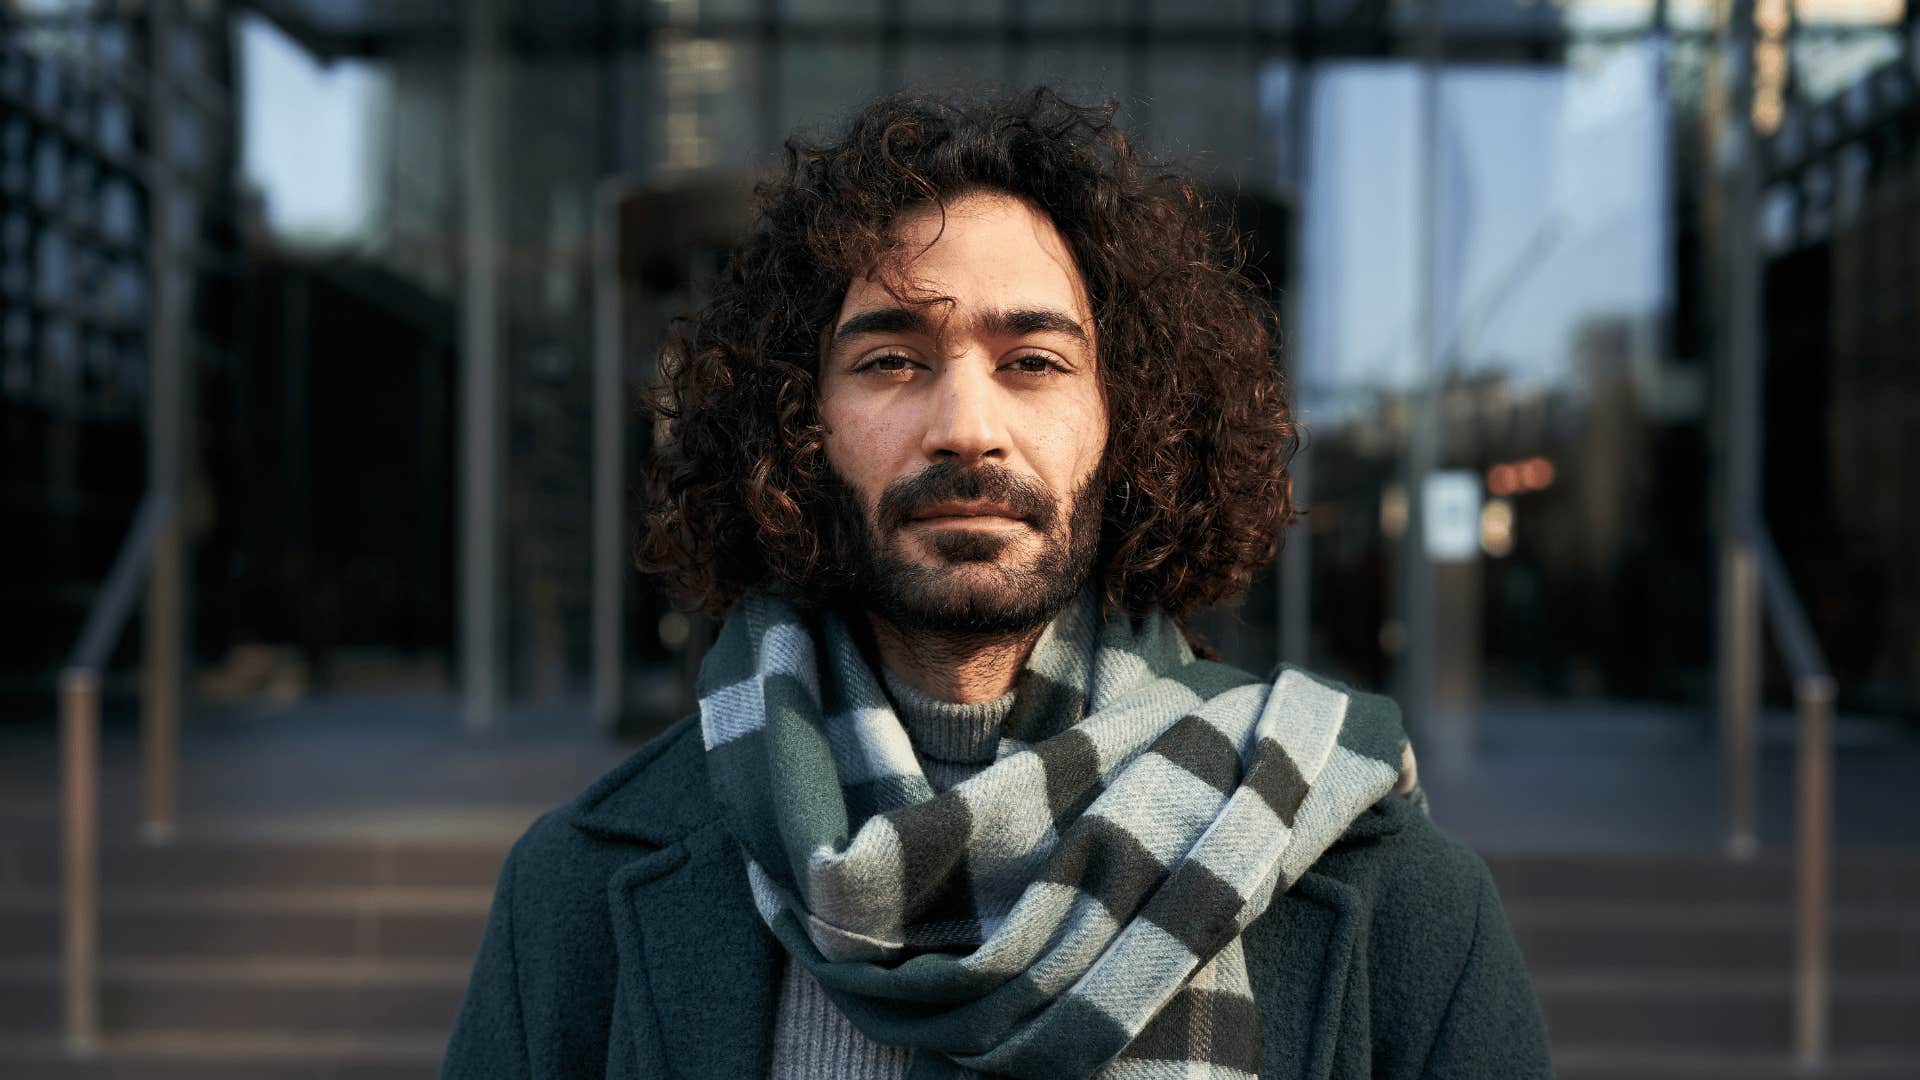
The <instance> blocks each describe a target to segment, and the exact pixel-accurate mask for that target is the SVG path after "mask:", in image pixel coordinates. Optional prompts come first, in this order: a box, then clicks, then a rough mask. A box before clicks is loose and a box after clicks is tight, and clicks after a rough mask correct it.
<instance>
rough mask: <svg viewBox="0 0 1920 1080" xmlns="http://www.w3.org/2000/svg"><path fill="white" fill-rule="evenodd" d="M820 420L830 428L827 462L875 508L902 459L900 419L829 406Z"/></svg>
mask: <svg viewBox="0 0 1920 1080" xmlns="http://www.w3.org/2000/svg"><path fill="white" fill-rule="evenodd" d="M820 418H821V420H822V422H824V423H825V424H826V426H827V439H826V451H827V461H828V462H829V463H830V464H832V466H833V469H834V471H835V472H837V473H839V474H840V476H841V477H842V478H844V479H845V480H846V481H847V482H848V483H850V484H852V485H853V486H854V488H855V489H856V490H858V491H859V492H860V493H861V497H862V498H863V500H864V501H865V502H866V503H867V504H868V505H869V506H871V505H872V503H873V501H874V495H875V493H876V492H878V491H879V490H880V488H882V487H884V486H885V483H886V480H887V479H888V470H889V468H890V466H891V463H892V462H893V461H894V459H895V458H896V457H897V456H898V449H899V446H900V443H901V440H902V439H903V438H904V437H905V436H904V434H903V431H904V428H903V426H902V425H901V424H900V423H898V422H897V419H898V418H896V417H889V416H886V415H881V414H877V413H875V412H872V411H863V410H860V409H854V408H846V407H842V408H838V409H835V408H832V407H829V406H826V405H823V406H822V407H821V410H820Z"/></svg>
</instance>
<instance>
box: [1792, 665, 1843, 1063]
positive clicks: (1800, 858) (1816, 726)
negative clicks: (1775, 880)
mask: <svg viewBox="0 0 1920 1080" xmlns="http://www.w3.org/2000/svg"><path fill="white" fill-rule="evenodd" d="M1795 689H1796V695H1795V696H1796V697H1798V699H1799V705H1800V748H1799V751H1800V752H1799V762H1798V772H1799V778H1798V781H1797V783H1796V792H1795V795H1796V800H1797V802H1798V804H1799V805H1798V806H1797V807H1796V808H1795V813H1794V846H1795V848H1796V849H1797V850H1796V852H1795V855H1796V857H1795V859H1794V870H1795V875H1796V877H1797V879H1798V880H1797V881H1796V882H1795V889H1794V909H1795V910H1794V921H1795V926H1794V957H1793V960H1794V972H1793V1056H1794V1062H1795V1064H1797V1065H1799V1066H1800V1067H1801V1068H1804V1069H1819V1068H1821V1067H1822V1066H1824V1065H1825V1064H1826V1058H1827V1041H1828V1018H1829V1016H1830V1012H1829V1004H1828V1002H1829V971H1828V962H1829V955H1828V954H1829V943H1830V934H1829V906H1828V902H1829V895H1828V890H1829V889H1830V888H1831V878H1832V867H1833V825H1832V812H1833V811H1832V806H1833V796H1832V788H1833V698H1834V685H1833V680H1832V679H1831V678H1828V677H1825V676H1818V675H1815V676H1808V677H1804V678H1801V679H1798V680H1796V683H1795Z"/></svg>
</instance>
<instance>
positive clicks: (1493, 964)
mask: <svg viewBox="0 0 1920 1080" xmlns="http://www.w3.org/2000/svg"><path fill="white" fill-rule="evenodd" d="M1245 945H1246V951H1247V966H1248V968H1249V970H1250V972H1251V975H1252V978H1253V991H1254V997H1255V999H1256V1000H1257V1002H1258V1004H1259V1008H1260V1018H1261V1025H1262V1042H1261V1067H1260V1075H1261V1076H1262V1077H1263V1078H1268V1080H1277V1078H1283V1077H1284V1078H1287V1080H1294V1078H1302V1080H1305V1078H1314V1080H1322V1078H1325V1080H1332V1078H1339V1080H1365V1078H1373V1080H1382V1078H1402V1077H1404V1078H1407V1080H1414V1078H1432V1080H1451V1078H1460V1080H1466V1078H1473V1080H1534V1078H1537V1077H1549V1076H1551V1070H1550V1068H1549V1066H1548V1064H1547V1046H1546V1031H1545V1029H1544V1027H1543V1025H1542V1023H1541V1018H1540V1011H1539V1006H1538V1004H1537V1002H1536V1000H1535V998H1534V994H1533V988H1532V985H1531V983H1530V982H1529V981H1528V978H1527V972H1526V968H1525V967H1524V966H1523V965H1522V963H1521V957H1520V951H1519V949H1518V948H1517V947H1516V946H1515V944H1514V940H1513V935H1512V932H1511V931H1510V930H1509V929H1508V926H1507V921H1506V916H1505V914H1504V913H1503V912H1502V911H1501V908H1500V900H1499V896H1498V895H1497V894H1496V893H1495V891H1494V887H1493V882H1492V879H1491V878H1490V877H1489V876H1488V874H1487V868H1486V864H1484V863H1483V862H1481V861H1480V859H1479V858H1478V857H1477V856H1476V855H1474V854H1473V852H1472V851H1470V850H1468V849H1467V848H1466V847H1464V846H1462V845H1461V844H1460V843H1458V842H1457V841H1455V840H1452V839H1450V838H1448V837H1447V836H1445V835H1444V834H1442V833H1441V832H1440V831H1439V830H1438V829H1436V828H1435V827H1434V826H1433V824H1432V823H1431V822H1429V821H1428V820H1427V818H1426V816H1425V815H1424V814H1422V813H1421V812H1420V811H1419V810H1418V809H1416V808H1415V807H1414V806H1413V805H1412V804H1410V803H1408V802H1407V801H1406V800H1405V799H1402V798H1394V797H1389V798H1387V799H1385V800H1383V801H1382V802H1380V803H1379V804H1378V805H1376V806H1375V807H1374V808H1373V809H1371V810H1369V811H1367V812H1366V813H1364V814H1362V815H1361V816H1360V818H1359V819H1358V820H1356V821H1355V822H1354V823H1353V825H1352V826H1351V827H1350V828H1349V829H1348V830H1347V832H1346V833H1345V835H1343V836H1342V837H1341V838H1340V840H1339V841H1338V842H1336V843H1335V844H1334V846H1333V847H1331V848H1329V849H1328V850H1327V851H1326V853H1325V854H1323V855H1322V856H1321V857H1320V860H1319V861H1318V862H1317V863H1315V864H1314V866H1313V868H1312V869H1311V870H1310V871H1309V872H1308V873H1306V874H1305V875H1303V876H1302V877H1301V879H1300V880H1299V881H1298V882H1297V883H1296V884H1295V885H1294V887H1293V888H1292V889H1291V890H1289V891H1288V892H1286V893H1284V894H1282V895H1280V896H1278V897H1275V899H1274V901H1273V904H1272V906H1271V907H1270V908H1268V910H1267V911H1266V913H1265V914H1263V915H1261V916H1260V917H1259V918H1258V919H1257V920H1256V921H1255V922H1254V923H1253V925H1252V926H1251V927H1249V928H1248V931H1247V934H1246V937H1245ZM784 962H785V954H784V952H783V951H782V950H781V949H780V947H779V944H778V943H777V942H776V940H775V939H774V937H773V935H772V934H771V933H770V932H769V931H768V930H767V928H766V925H765V924H764V923H762V922H761V921H760V917H759V915H758V914H757V913H756V912H755V911H754V907H753V901H752V898H751V896H750V894H749V893H748V891H747V878H746V871H745V867H744V864H743V862H742V859H741V855H740V852H739V849H738V848H737V847H736V846H735V845H734V844H733V842H732V840H731V838H730V836H729V834H728V833H727V832H726V830H725V828H724V826H723V825H722V824H721V821H720V815H719V808H718V807H717V806H716V805H715V804H714V802H713V800H712V797H711V796H710V795H709V794H708V789H707V775H706V770H705V762H704V760H703V748H702V744H701V738H700V728H699V724H698V722H697V719H696V718H693V717H689V718H688V719H686V720H683V721H681V722H680V723H678V724H675V725H674V726H673V727H672V728H670V729H668V730H667V731H666V732H665V733H664V734H662V735H661V736H659V737H658V738H656V739H654V740H653V741H652V742H650V743H648V744H647V745H646V746H644V747H642V748H641V749H640V750H639V751H638V752H636V753H635V754H634V755H633V757H631V758H630V759H628V760H627V761H626V762H625V763H624V764H622V765H621V766H620V767H619V768H617V769H615V770H614V771H613V772H612V773H610V774H608V775H607V776H606V777H605V778H604V779H602V780H600V781H599V782H598V783H596V784H595V785H594V786H593V787H592V788H589V789H588V790H587V791H586V792H585V793H584V794H582V795H581V796H580V797H579V798H578V799H576V800H575V801H574V802H573V803H572V804H571V805H569V806H567V807H565V808H563V809H561V810H557V811H554V812H553V813H550V814H548V815H546V816H545V817H542V818H541V819H540V820H539V821H537V822H535V823H534V825H533V827H532V828H530V829H529V830H527V833H526V835H525V836H524V837H522V838H521V839H520V841H519V842H518V843H517V844H515V845H514V847H513V851H512V853H511V854H510V855H509V856H508V857H507V862H506V866H505V868H504V869H502V870H501V872H500V884H499V890H498V892H497V894H496V895H495V897H494V901H493V910H492V914H491V915H490V916H489V919H488V922H487V930H486V937H485V939H484V940H483V942H482V944H481V946H480V956H479V959H478V961H477V962H476V963H475V965H474V969H473V979H472V982H471V983H470V984H469V985H468V987H467V993H466V999H465V1001H464V1003H463V1004H462V1006H461V1009H460V1018H459V1020H458V1022H457V1023H456V1024H455V1027H454V1031H453V1038H452V1040H451V1042H450V1043H449V1044H448V1047H447V1055H446V1059H445V1062H444V1064H443V1066H442V1071H441V1075H442V1076H443V1077H456V1078H468V1077H474V1078H480V1077H486V1078H512V1077H540V1078H542V1080H577V1078H581V1077H597V1076H607V1077H617V1078H622V1080H625V1078H637V1077H684V1078H687V1080H706V1078H722V1077H753V1078H758V1077H764V1076H765V1075H766V1073H767V1068H768V1065H769V1063H770V1061H771V1060H772V1046H773V1021H774V1010H775V1007H776V1005H777V1004H778V1001H777V995H778V989H779V986H780V979H781V974H782V969H781V965H782V964H783V963H784Z"/></svg>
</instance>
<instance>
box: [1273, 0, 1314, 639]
mask: <svg viewBox="0 0 1920 1080" xmlns="http://www.w3.org/2000/svg"><path fill="white" fill-rule="evenodd" d="M1304 6H1305V7H1306V8H1307V9H1308V10H1304V11H1301V12H1300V13H1298V15H1297V16H1296V20H1295V25H1294V28H1295V31H1296V34H1297V35H1299V40H1301V41H1302V44H1303V47H1302V49H1301V51H1300V53H1299V59H1298V60H1297V61H1296V63H1295V65H1294V71H1293V91H1292V93H1291V94H1289V95H1288V97H1287V140H1288V142H1289V143H1290V144H1291V151H1290V152H1289V153H1288V155H1287V167H1288V169H1289V170H1290V171H1291V172H1292V174H1293V175H1292V176H1291V177H1290V179H1291V180H1292V183H1293V196H1294V197H1293V220H1292V221H1291V222H1290V223H1289V228H1291V229H1292V235H1291V237H1290V239H1291V241H1292V245H1293V250H1292V251H1291V252H1289V253H1288V258H1287V276H1288V279H1289V280H1288V286H1289V287H1288V289H1287V295H1286V321H1285V324H1284V325H1285V326H1286V328H1287V330H1288V331H1289V332H1290V334H1291V335H1292V336H1291V338H1290V339H1289V342H1288V344H1289V346H1290V347H1289V349H1288V354H1289V355H1288V356H1287V358H1286V359H1287V370H1288V372H1289V374H1290V375H1291V377H1292V378H1291V381H1292V386H1291V387H1289V389H1291V390H1292V391H1293V415H1294V418H1295V419H1296V420H1299V419H1301V418H1302V417H1303V416H1304V415H1305V408H1306V405H1307V380H1306V358H1305V356H1304V355H1303V354H1302V353H1301V352H1300V348H1299V342H1300V330H1301V327H1302V326H1303V325H1304V324H1305V320H1306V306H1305V304H1304V302H1303V300H1302V297H1301V292H1302V290H1303V289H1304V288H1305V285H1306V280H1307V274H1306V256H1307V230H1306V214H1307V200H1308V198H1309V194H1308V191H1307V188H1308V185H1309V184H1311V183H1312V179H1313V168H1312V163H1311V161H1310V160H1309V156H1310V155H1311V154H1312V153H1313V91H1314V81H1315V80H1314V75H1315V70H1316V68H1315V63H1314V58H1313V53H1312V42H1311V41H1310V39H1307V38H1306V35H1310V34H1311V33H1312V27H1311V22H1310V20H1311V18H1312V15H1313V13H1312V11H1311V7H1312V2H1311V0H1307V2H1306V3H1305V5H1304ZM1293 500H1294V505H1296V506H1304V507H1309V508H1310V507H1311V505H1312V500H1313V457H1312V455H1311V453H1302V454H1299V455H1297V456H1295V458H1294V459H1293ZM1275 579H1276V581H1277V582H1278V585H1279V589H1280V597H1279V605H1278V609H1277V612H1276V618H1277V619H1278V621H1279V632H1280V633H1279V637H1280V641H1279V644H1280V659H1282V660H1284V661H1287V662H1288V663H1292V664H1299V665H1301V666H1303V667H1304V666H1306V665H1307V664H1308V663H1310V662H1311V660H1310V656H1309V651H1310V649H1311V647H1312V634H1313V529H1312V527H1311V525H1310V524H1302V525H1297V526H1295V527H1294V528H1293V529H1292V530H1290V531H1289V533H1288V535H1287V537H1286V546H1285V547H1283V548H1281V549H1280V573H1278V574H1276V575H1275Z"/></svg>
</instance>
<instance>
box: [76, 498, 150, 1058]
mask: <svg viewBox="0 0 1920 1080" xmlns="http://www.w3.org/2000/svg"><path fill="white" fill-rule="evenodd" d="M173 509H174V501H173V499H172V498H171V497H170V496H168V495H165V494H162V493H159V492H154V493H150V494H148V495H147V497H146V498H145V499H143V500H141V503H140V510H139V513H138V514H137V515H136V516H135V518H134V522H133V528H132V529H131V530H129V531H128V533H127V539H126V542H125V543H123V544H122V545H121V546H120V555H119V557H118V558H116V559H115V560H114V564H113V570H112V572H111V573H109V574H108V575H107V580H106V583H105V584H104V585H103V586H102V587H101V589H100V593H99V595H98V596H96V597H95V598H94V601H93V607H92V608H91V609H90V610H89V611H88V613H87V621H86V625H85V626H84V627H83V628H82V629H81V631H80V639H79V640H78V641H77V642H75V643H74V646H73V652H72V653H71V654H70V655H69V657H68V659H67V666H66V668H65V669H64V670H63V671H61V673H60V773H61V780H62V783H61V788H62V792H63V798H62V800H61V819H60V827H61V839H62V847H63V848H64V851H63V858H62V873H63V875H64V876H63V884H64V886H65V889H64V894H65V898H64V902H63V905H62V909H61V930H62V934H61V971H62V973H63V975H64V989H65V993H66V1001H65V1019H66V1034H67V1045H68V1047H69V1048H70V1049H71V1050H72V1051H73V1052H74V1053H76V1054H89V1053H92V1052H93V1051H94V1050H95V1049H96V1048H97V1047H98V1045H99V1041H100V933H99V927H100V673H101V670H102V669H104V668H105V667H106V665H107V660H108V658H109V655H110V654H111V653H112V651H113V644H114V642H115V641H117V640H118V639H119V637H120V634H121V632H122V630H124V629H125V627H126V624H127V619H128V617H129V616H130V615H132V613H133V603H134V599H135V597H136V596H138V595H139V592H140V587H141V585H142V584H143V583H144V582H145V580H146V576H147V572H148V570H149V568H151V567H152V565H153V553H154V549H155V547H156V545H158V543H159V541H160V537H161V536H162V535H163V533H164V532H165V530H166V526H167V524H168V519H169V518H171V517H172V515H173Z"/></svg>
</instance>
